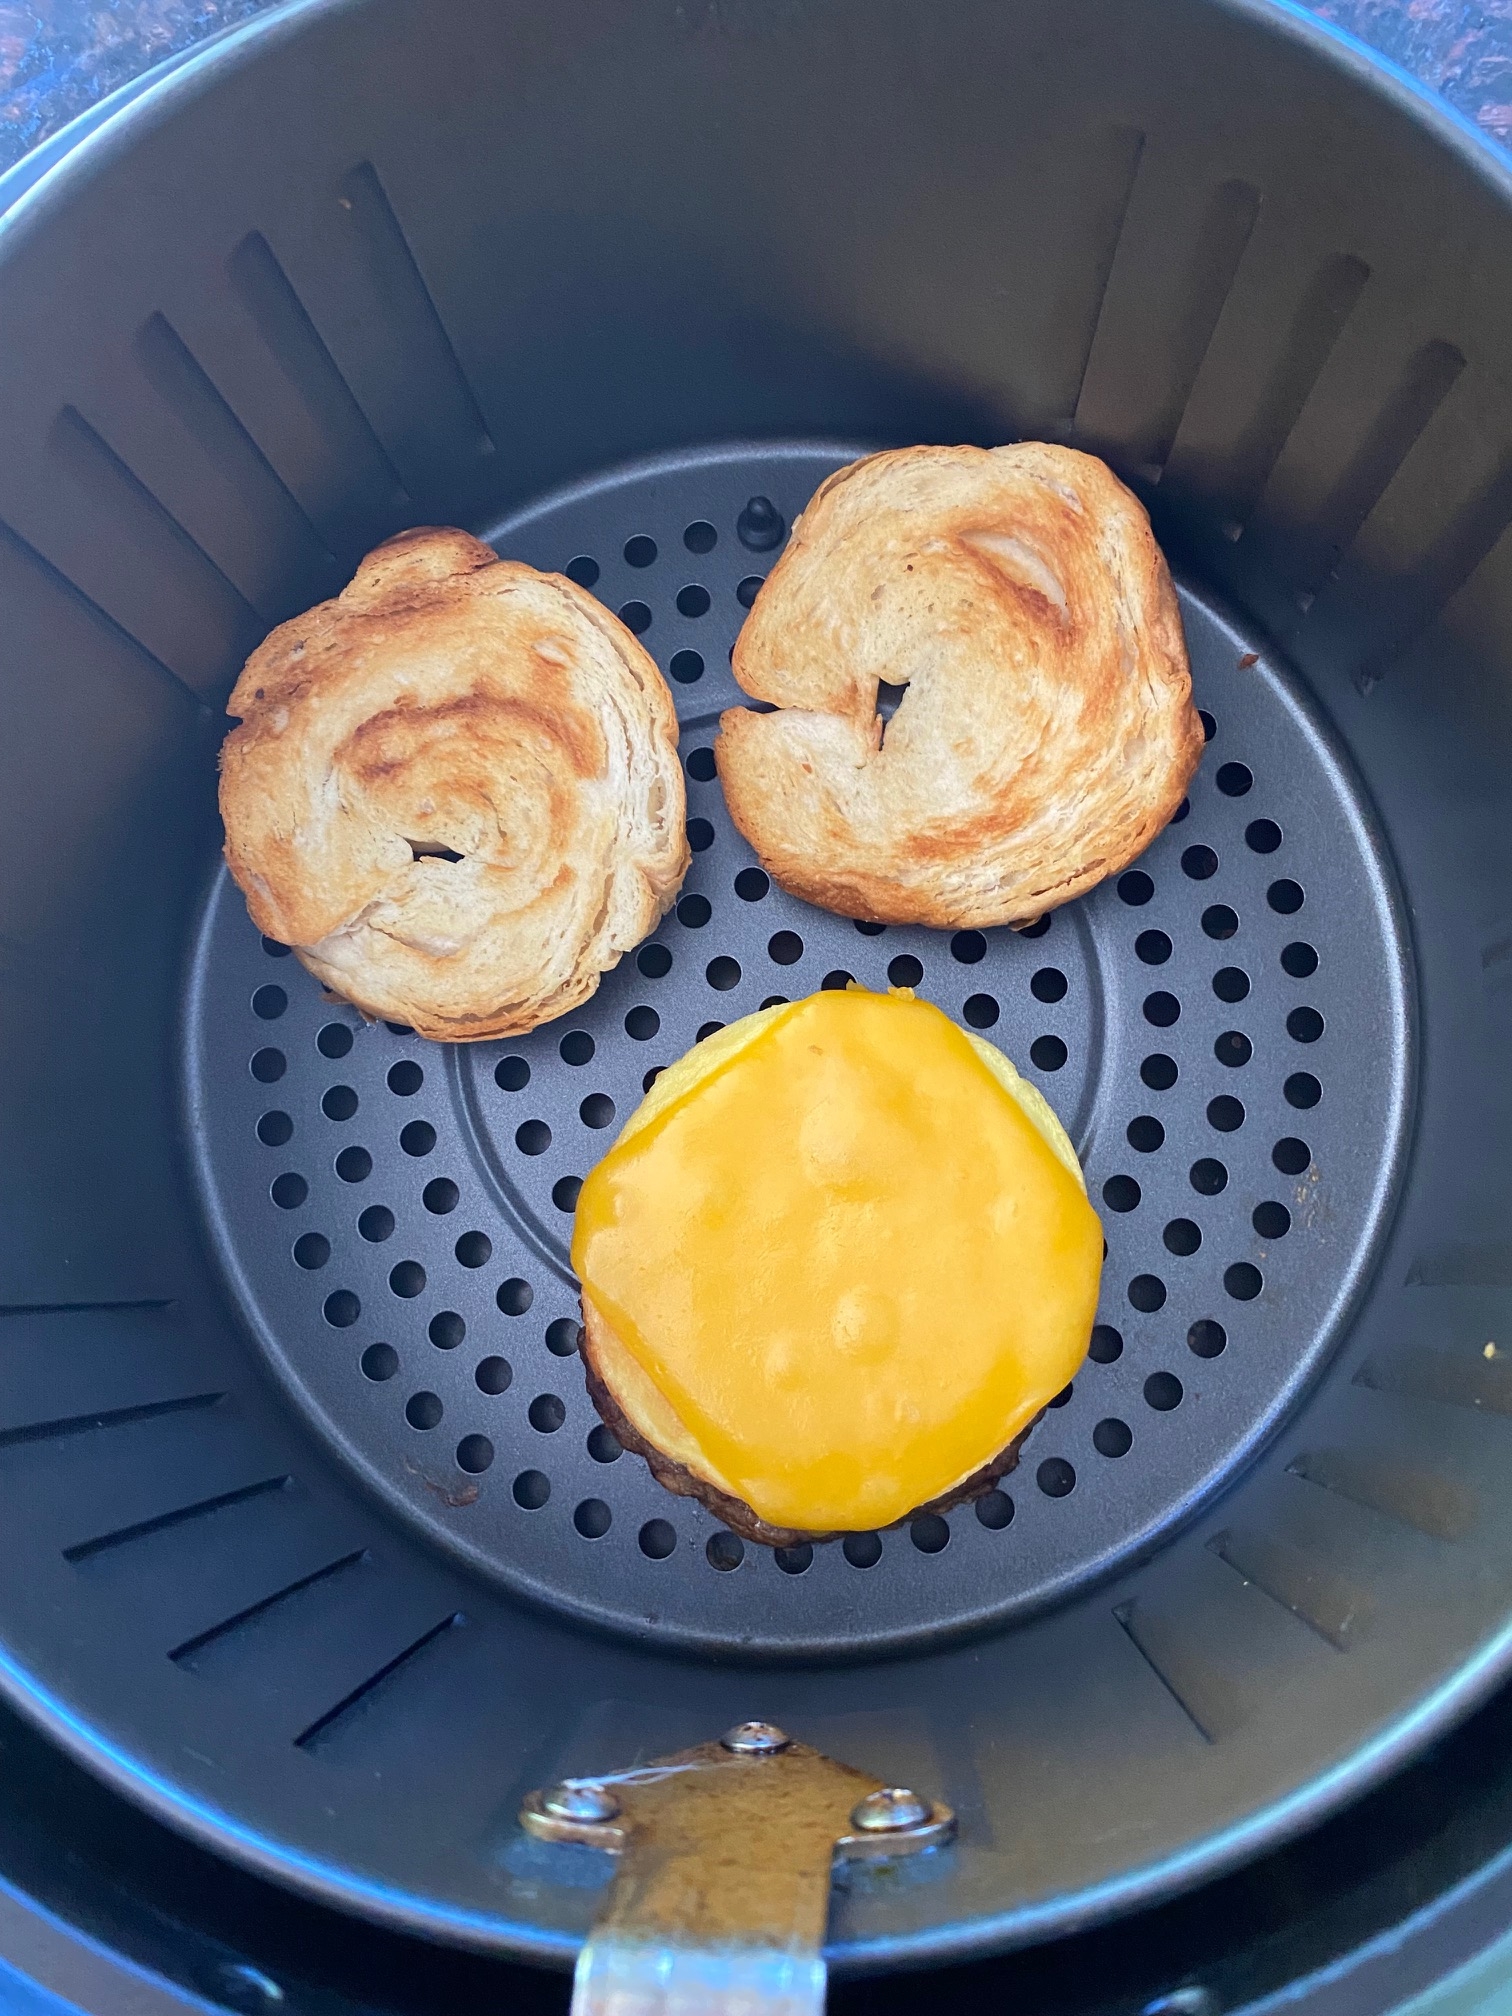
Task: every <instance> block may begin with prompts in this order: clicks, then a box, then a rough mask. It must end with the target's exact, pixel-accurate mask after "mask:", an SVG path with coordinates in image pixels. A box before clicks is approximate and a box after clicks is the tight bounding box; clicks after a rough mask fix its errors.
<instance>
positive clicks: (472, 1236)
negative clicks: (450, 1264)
mask: <svg viewBox="0 0 1512 2016" xmlns="http://www.w3.org/2000/svg"><path fill="white" fill-rule="evenodd" d="M452 1251H453V1252H454V1253H455V1254H456V1256H457V1264H458V1266H459V1267H486V1266H487V1265H488V1263H489V1261H490V1260H492V1258H493V1241H492V1239H490V1238H489V1236H488V1234H487V1233H486V1232H464V1233H463V1234H462V1237H461V1238H460V1239H459V1240H458V1241H457V1243H456V1245H455V1246H454V1247H453V1248H452Z"/></svg>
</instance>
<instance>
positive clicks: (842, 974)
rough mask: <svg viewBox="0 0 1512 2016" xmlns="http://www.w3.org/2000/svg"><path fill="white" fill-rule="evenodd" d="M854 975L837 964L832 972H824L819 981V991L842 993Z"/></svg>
mask: <svg viewBox="0 0 1512 2016" xmlns="http://www.w3.org/2000/svg"><path fill="white" fill-rule="evenodd" d="M855 977H856V976H855V974H854V973H847V972H846V970H845V968H844V967H843V966H837V967H836V968H835V969H834V971H833V972H832V973H826V974H825V976H824V978H823V979H822V980H821V981H820V982H819V987H820V991H821V992H822V993H825V994H843V993H844V992H845V990H846V988H847V987H849V986H850V985H851V983H852V982H853V981H854V979H855Z"/></svg>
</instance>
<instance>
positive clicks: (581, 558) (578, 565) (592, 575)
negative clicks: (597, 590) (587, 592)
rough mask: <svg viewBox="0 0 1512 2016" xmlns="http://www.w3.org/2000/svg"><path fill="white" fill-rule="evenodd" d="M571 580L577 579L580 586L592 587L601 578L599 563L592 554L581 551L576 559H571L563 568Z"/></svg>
mask: <svg viewBox="0 0 1512 2016" xmlns="http://www.w3.org/2000/svg"><path fill="white" fill-rule="evenodd" d="M562 572H563V573H564V574H565V575H566V576H567V579H568V580H569V581H576V583H577V585H578V586H579V588H592V587H593V586H594V584H595V583H596V582H597V580H598V578H599V564H598V562H597V560H595V559H594V558H593V557H592V555H591V554H588V553H579V554H578V556H577V558H576V559H575V560H569V561H568V562H567V565H566V566H565V567H564V568H563V569H562Z"/></svg>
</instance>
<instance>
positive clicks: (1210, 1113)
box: [1207, 1092, 1244, 1134]
mask: <svg viewBox="0 0 1512 2016" xmlns="http://www.w3.org/2000/svg"><path fill="white" fill-rule="evenodd" d="M1207 1117H1208V1125H1209V1126H1210V1127H1216V1128H1217V1130H1218V1132H1219V1133H1220V1134H1234V1133H1237V1132H1238V1130H1239V1129H1240V1128H1241V1127H1242V1126H1243V1125H1244V1106H1243V1103H1242V1102H1241V1101H1240V1100H1238V1099H1235V1098H1234V1097H1233V1096H1232V1095H1231V1094H1230V1093H1227V1092H1224V1093H1221V1094H1220V1095H1219V1097H1218V1098H1216V1099H1210V1100H1209V1101H1208V1109H1207Z"/></svg>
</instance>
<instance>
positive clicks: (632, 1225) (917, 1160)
mask: <svg viewBox="0 0 1512 2016" xmlns="http://www.w3.org/2000/svg"><path fill="white" fill-rule="evenodd" d="M572 1253H573V1263H574V1265H575V1267H576V1269H577V1272H578V1277H579V1279H580V1280H581V1282H582V1284H583V1294H584V1298H585V1301H586V1302H587V1303H588V1304H589V1305H590V1312H591V1314H592V1315H593V1316H594V1317H595V1318H597V1319H598V1320H597V1322H596V1324H595V1331H596V1334H597V1335H598V1336H599V1337H600V1339H601V1340H602V1344H603V1346H604V1347H605V1348H601V1350H600V1354H599V1355H600V1358H601V1361H602V1362H601V1370H602V1371H603V1373H604V1375H605V1377H606V1380H607V1382H608V1384H609V1385H610V1387H611V1389H612V1390H613V1391H614V1393H615V1397H616V1398H617V1399H618V1400H619V1402H620V1405H621V1406H622V1407H623V1408H624V1409H625V1412H626V1413H627V1414H628V1415H629V1417H630V1419H631V1420H632V1421H633V1422H634V1423H635V1425H636V1426H637V1427H638V1428H639V1429H640V1430H641V1432H642V1433H643V1434H644V1435H646V1437H647V1439H648V1440H650V1441H652V1442H654V1443H655V1445H656V1446H657V1447H658V1448H660V1449H662V1450H663V1451H664V1452H665V1453H666V1454H667V1455H669V1456H671V1457H673V1458H675V1459H676V1460H678V1461H680V1462H682V1463H684V1464H686V1465H687V1467H688V1468H690V1469H692V1470H694V1471H695V1472H696V1473H697V1474H699V1475H700V1476H702V1477H703V1478H705V1479H706V1480H707V1481H709V1482H711V1483H713V1484H715V1485H717V1486H718V1487H719V1488H720V1489H722V1490H726V1491H728V1492H730V1493H732V1494H733V1495H734V1496H736V1497H738V1498H740V1499H742V1500H743V1501H744V1502H745V1503H746V1504H747V1505H749V1506H750V1507H751V1509H752V1510H753V1511H754V1512H756V1513H757V1514H758V1515H759V1516H760V1517H761V1518H763V1519H765V1520H767V1521H768V1522H769V1523H770V1524H772V1525H775V1526H791V1527H797V1528H800V1529H802V1530H804V1531H811V1532H818V1531H830V1530H841V1531H856V1530H863V1531H864V1530H867V1529H870V1528H874V1527H879V1526H886V1525H888V1524H890V1523H891V1522H892V1521H893V1520H895V1519H899V1518H902V1517H903V1516H904V1515H905V1514H907V1513H908V1512H910V1511H912V1510H913V1509H914V1508H915V1507H916V1506H919V1505H922V1504H926V1503H928V1502H929V1500H931V1499H933V1498H937V1497H940V1496H942V1495H943V1494H944V1493H946V1492H948V1491H950V1490H951V1489H953V1488H954V1487H955V1486H956V1485H957V1484H959V1483H961V1482H962V1481H963V1480H964V1479H965V1478H967V1477H968V1476H970V1475H971V1473H972V1472H973V1471H974V1470H977V1469H979V1468H980V1467H981V1466H982V1465H983V1464H984V1463H986V1462H988V1461H990V1460H991V1458H992V1457H993V1456H995V1455H996V1454H997V1453H998V1451H999V1450H1000V1449H1002V1448H1003V1447H1004V1446H1005V1445H1006V1444H1007V1443H1009V1442H1010V1441H1012V1439H1013V1438H1014V1436H1015V1435H1017V1434H1018V1433H1019V1432H1020V1430H1021V1429H1022V1428H1024V1427H1025V1426H1026V1424H1027V1423H1028V1422H1029V1421H1031V1420H1032V1419H1033V1418H1034V1416H1035V1415H1036V1414H1037V1413H1038V1412H1039V1410H1040V1408H1042V1407H1043V1406H1044V1405H1045V1404H1046V1402H1047V1401H1049V1400H1050V1399H1052V1398H1053V1397H1054V1395H1055V1394H1056V1393H1058V1392H1059V1391H1060V1389H1061V1388H1062V1387H1063V1386H1064V1385H1065V1384H1066V1382H1067V1381H1068V1380H1069V1379H1070V1378H1071V1377H1072V1375H1073V1374H1074V1373H1075V1371H1076V1369H1077V1367H1078V1366H1079V1365H1080V1363H1081V1361H1082V1358H1083V1356H1084V1355H1085V1352H1086V1348H1087V1341H1088V1338H1089V1336H1090V1334H1091V1328H1092V1319H1093V1314H1094V1312H1095V1309H1096V1305H1097V1289H1098V1279H1099V1275H1100V1272H1101V1267H1102V1231H1101V1227H1100V1226H1099V1224H1098V1220H1097V1216H1096V1214H1095V1213H1094V1211H1093V1210H1092V1208H1091V1206H1090V1205H1089V1204H1088V1202H1087V1198H1086V1190H1085V1185H1084V1184H1083V1181H1082V1176H1081V1170H1080V1168H1079V1166H1078V1164H1077V1160H1076V1155H1075V1151H1074V1150H1073V1149H1072V1147H1071V1144H1070V1143H1069V1141H1067V1139H1066V1137H1065V1134H1064V1132H1063V1131H1062V1129H1061V1127H1060V1124H1059V1122H1058V1121H1057V1120H1056V1118H1055V1116H1054V1114H1053V1113H1052V1112H1051V1110H1050V1108H1049V1107H1048V1106H1047V1105H1046V1103H1045V1101H1044V1100H1043V1099H1042V1098H1041V1097H1040V1095H1039V1094H1038V1093H1037V1092H1036V1091H1035V1090H1034V1089H1033V1087H1031V1086H1029V1085H1026V1084H1025V1083H1024V1081H1023V1080H1022V1079H1020V1078H1019V1076H1018V1074H1017V1073H1016V1072H1015V1071H1014V1069H1013V1067H1012V1065H1011V1064H1010V1063H1009V1062H1008V1060H1007V1059H1006V1058H1005V1057H1004V1056H1003V1055H1002V1054H1001V1052H999V1051H997V1050H995V1049H994V1048H993V1047H992V1046H991V1045H990V1044H987V1043H985V1042H983V1041H982V1040H981V1039H980V1038H977V1037H974V1036H970V1035H968V1034H967V1033H966V1032H965V1031H963V1030H961V1029H959V1028H957V1026H956V1025H955V1024H954V1023H953V1022H951V1021H950V1020H949V1018H948V1017H947V1016H945V1015H943V1014H941V1012H940V1011H939V1010H938V1009H937V1008H934V1007H932V1006H931V1005H930V1004H929V1003H927V1002H923V1001H917V1000H915V999H914V998H913V997H912V996H911V995H909V994H907V993H894V994H891V995H881V994H870V993H866V992H864V991H863V990H861V989H859V988H855V987H852V988H851V989H849V990H847V991H846V992H844V993H840V992H830V993H823V994H815V995H811V996H810V997H809V998H808V999H807V1000H804V1001H797V1002H794V1003H792V1004H791V1005H784V1006H782V1007H779V1008H773V1009H768V1010H765V1011H763V1012H762V1013H761V1014H759V1015H752V1016H747V1017H746V1018H745V1019H744V1020H743V1021H741V1022H737V1023H735V1024H733V1025H732V1026H731V1027H730V1028H728V1029H725V1030H722V1031H720V1032H718V1033H717V1034H716V1035H715V1036H713V1037H711V1038H710V1039H709V1040H708V1041H707V1042H705V1043H703V1044H701V1045H699V1047H698V1048H697V1049H696V1050H695V1051H693V1052H691V1053H690V1054H689V1055H688V1056H687V1057H685V1058H684V1059H682V1060H681V1062H680V1063H678V1064H676V1065H674V1066H673V1068H672V1069H671V1070H670V1071H668V1072H666V1073H664V1074H663V1076H662V1077H661V1078H660V1079H658V1081H657V1082H656V1084H655V1086H654V1087H653V1088H652V1090H651V1092H650V1094H649V1095H648V1096H647V1098H646V1099H645V1101H644V1102H643V1104H642V1105H641V1106H640V1108H639V1109H638V1110H637V1111H636V1113H635V1114H634V1115H633V1116H632V1118H631V1119H630V1121H629V1123H628V1124H627V1126H626V1127H625V1130H624V1132H623V1133H622V1134H621V1136H620V1138H619V1140H618V1141H617V1142H616V1143H615V1146H614V1147H613V1148H612V1149H611V1151H610V1152H609V1154H608V1155H607V1156H606V1157H605V1158H604V1160H603V1161H602V1162H600V1163H599V1165H598V1167H597V1168H596V1169H595V1170H594V1171H593V1172H592V1174H591V1175H590V1176H589V1177H588V1180H587V1181H586V1183H585V1184H584V1186H583V1191H582V1195H581V1197H580V1199H579V1201H578V1210H577V1223H576V1229H575V1233H574V1238H573V1248H572Z"/></svg>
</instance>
